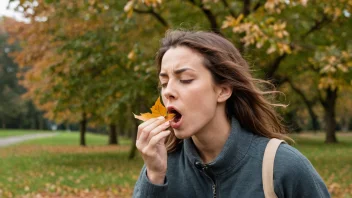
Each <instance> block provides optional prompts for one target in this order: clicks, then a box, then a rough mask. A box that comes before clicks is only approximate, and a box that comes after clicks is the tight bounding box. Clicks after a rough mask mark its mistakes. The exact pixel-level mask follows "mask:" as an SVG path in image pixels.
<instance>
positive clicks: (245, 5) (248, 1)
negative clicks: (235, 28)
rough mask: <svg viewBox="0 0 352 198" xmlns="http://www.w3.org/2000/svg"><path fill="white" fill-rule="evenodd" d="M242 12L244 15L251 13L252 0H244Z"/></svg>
mask: <svg viewBox="0 0 352 198" xmlns="http://www.w3.org/2000/svg"><path fill="white" fill-rule="evenodd" d="M242 13H243V15H244V16H248V15H249V14H250V13H251V0H244V1H243V9H242Z"/></svg>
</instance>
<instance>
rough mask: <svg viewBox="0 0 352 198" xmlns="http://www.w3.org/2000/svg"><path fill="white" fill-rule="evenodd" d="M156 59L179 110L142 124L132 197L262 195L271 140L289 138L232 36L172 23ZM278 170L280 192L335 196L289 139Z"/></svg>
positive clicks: (166, 95) (169, 100) (168, 101)
mask: <svg viewBox="0 0 352 198" xmlns="http://www.w3.org/2000/svg"><path fill="white" fill-rule="evenodd" d="M156 60H157V64H158V70H159V79H160V84H161V95H162V100H163V103H164V105H165V106H166V107H167V109H168V112H169V113H174V114H175V117H174V119H173V120H171V121H165V119H164V118H163V117H160V118H156V119H150V120H148V121H146V122H144V123H142V124H141V125H139V127H138V135H137V143H136V146H137V148H138V150H139V151H140V152H141V154H142V157H143V160H144V162H145V165H144V167H143V168H142V172H141V175H140V177H139V179H138V181H137V183H136V186H135V189H134V197H163V198H164V197H169V198H170V197H175V198H176V197H177V198H179V197H264V192H263V183H262V162H263V155H264V150H265V148H266V145H267V143H268V141H269V140H270V139H271V138H278V139H286V140H289V138H288V137H287V136H285V135H284V133H285V128H284V127H283V125H282V124H281V123H280V118H279V117H278V115H277V114H276V113H275V111H274V109H273V106H274V105H272V104H270V103H269V102H268V101H267V100H266V99H265V97H264V96H263V95H264V94H267V93H268V92H263V91H261V90H260V89H258V88H257V87H256V85H255V84H256V83H258V82H264V81H260V80H257V79H254V78H253V77H252V76H251V74H250V72H249V67H248V64H247V63H246V62H245V60H244V59H243V58H242V57H241V55H240V53H239V52H238V50H237V49H236V48H235V47H234V46H233V45H232V44H231V43H230V42H229V41H228V40H226V39H224V38H222V37H221V36H219V35H216V34H213V33H208V32H187V31H169V32H168V33H167V34H166V37H165V38H164V39H163V40H162V44H161V48H160V50H159V52H158V54H157V58H156ZM269 93H273V92H269ZM169 127H171V128H172V132H171V131H170V130H168V128H169ZM165 141H166V143H164V142H165ZM273 177H274V184H273V187H274V191H275V194H276V195H277V196H278V197H330V195H329V193H328V191H327V188H326V186H325V184H324V182H323V181H322V179H321V177H320V176H319V175H318V173H317V172H316V171H315V169H314V168H313V166H312V165H311V164H310V162H309V161H308V160H307V159H306V158H305V157H304V156H303V155H302V154H301V153H300V152H299V151H297V150H296V149H294V148H293V147H291V146H289V145H287V144H281V145H280V146H279V148H278V150H277V153H276V157H275V163H274V173H273Z"/></svg>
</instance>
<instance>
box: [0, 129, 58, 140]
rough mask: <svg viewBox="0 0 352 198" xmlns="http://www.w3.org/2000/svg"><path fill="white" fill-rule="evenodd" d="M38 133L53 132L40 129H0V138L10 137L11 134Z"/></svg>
mask: <svg viewBox="0 0 352 198" xmlns="http://www.w3.org/2000/svg"><path fill="white" fill-rule="evenodd" d="M36 133H52V131H39V130H26V131H25V130H11V129H6V130H4V129H0V138H5V137H10V136H20V135H28V134H36Z"/></svg>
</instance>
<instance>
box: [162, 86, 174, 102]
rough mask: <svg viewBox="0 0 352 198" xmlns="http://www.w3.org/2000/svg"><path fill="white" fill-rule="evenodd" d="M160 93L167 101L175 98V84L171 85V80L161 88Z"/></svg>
mask: <svg viewBox="0 0 352 198" xmlns="http://www.w3.org/2000/svg"><path fill="white" fill-rule="evenodd" d="M162 95H163V96H164V98H166V99H167V100H169V101H170V100H174V99H176V98H177V92H176V89H175V86H173V85H172V84H171V82H169V83H168V85H167V86H166V87H165V88H164V89H163V90H162Z"/></svg>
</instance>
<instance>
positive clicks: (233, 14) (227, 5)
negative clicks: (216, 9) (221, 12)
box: [222, 0, 237, 18]
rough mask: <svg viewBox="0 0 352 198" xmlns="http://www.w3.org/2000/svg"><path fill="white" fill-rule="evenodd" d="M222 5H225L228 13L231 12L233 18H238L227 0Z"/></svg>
mask: <svg viewBox="0 0 352 198" xmlns="http://www.w3.org/2000/svg"><path fill="white" fill-rule="evenodd" d="M222 4H224V7H225V8H227V9H228V11H229V12H230V14H231V16H233V17H235V18H237V16H236V15H235V13H234V12H233V11H232V10H231V8H230V6H229V4H228V3H227V1H226V0H222Z"/></svg>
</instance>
